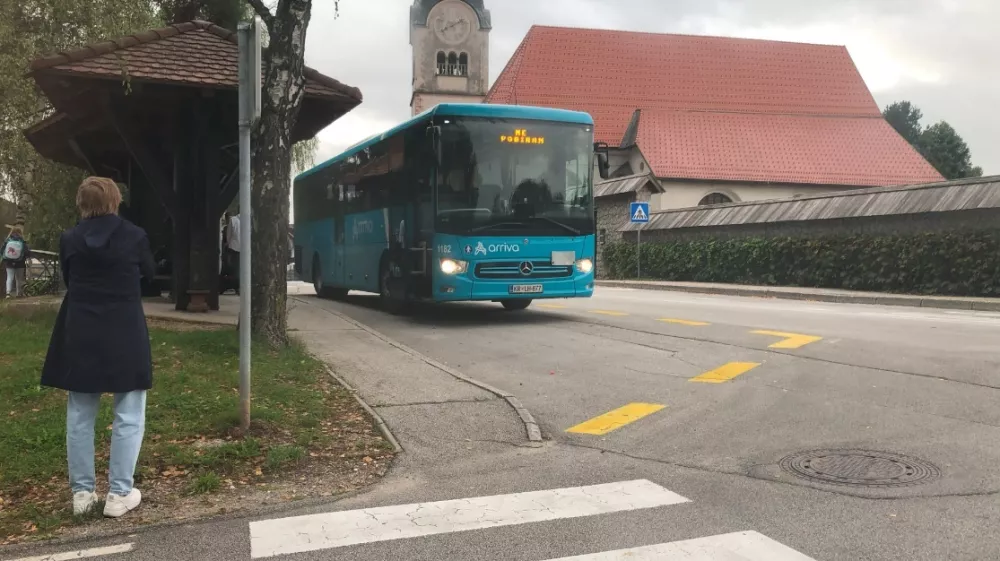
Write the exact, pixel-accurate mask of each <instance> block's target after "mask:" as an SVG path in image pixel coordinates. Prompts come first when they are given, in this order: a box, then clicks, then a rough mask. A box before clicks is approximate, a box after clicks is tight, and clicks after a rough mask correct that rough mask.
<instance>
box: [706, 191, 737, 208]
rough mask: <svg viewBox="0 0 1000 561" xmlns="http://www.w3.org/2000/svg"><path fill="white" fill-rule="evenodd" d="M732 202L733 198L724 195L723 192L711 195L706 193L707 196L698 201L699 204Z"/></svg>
mask: <svg viewBox="0 0 1000 561" xmlns="http://www.w3.org/2000/svg"><path fill="white" fill-rule="evenodd" d="M731 202H733V200H732V199H730V198H729V197H728V196H727V195H723V194H722V193H712V194H710V195H705V197H704V198H703V199H701V201H700V202H699V203H698V206H705V205H722V204H726V203H731Z"/></svg>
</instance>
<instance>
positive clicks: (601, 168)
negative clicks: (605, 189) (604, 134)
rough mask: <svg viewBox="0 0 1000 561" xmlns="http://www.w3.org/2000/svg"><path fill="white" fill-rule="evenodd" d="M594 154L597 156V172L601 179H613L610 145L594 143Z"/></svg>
mask: <svg viewBox="0 0 1000 561" xmlns="http://www.w3.org/2000/svg"><path fill="white" fill-rule="evenodd" d="M594 153H595V154H597V172H598V173H599V174H600V175H601V179H608V178H609V177H611V164H610V163H608V145H607V144H605V143H603V142H595V143H594Z"/></svg>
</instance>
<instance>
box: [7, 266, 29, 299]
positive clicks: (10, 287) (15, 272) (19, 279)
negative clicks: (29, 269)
mask: <svg viewBox="0 0 1000 561" xmlns="http://www.w3.org/2000/svg"><path fill="white" fill-rule="evenodd" d="M24 272H25V269H15V268H14V267H7V286H6V288H7V296H9V297H12V298H17V297H19V296H23V295H24V282H25V280H24Z"/></svg>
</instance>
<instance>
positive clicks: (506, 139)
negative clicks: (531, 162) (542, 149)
mask: <svg viewBox="0 0 1000 561" xmlns="http://www.w3.org/2000/svg"><path fill="white" fill-rule="evenodd" d="M500 142H501V143H507V144H545V137H544V136H530V135H529V134H528V130H527V129H517V130H515V131H514V134H513V135H501V136H500Z"/></svg>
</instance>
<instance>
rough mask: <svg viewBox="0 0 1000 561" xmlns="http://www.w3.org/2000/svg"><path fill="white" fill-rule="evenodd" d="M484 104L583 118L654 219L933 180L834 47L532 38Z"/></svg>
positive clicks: (615, 34) (581, 35) (690, 39)
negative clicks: (637, 182)
mask: <svg viewBox="0 0 1000 561" xmlns="http://www.w3.org/2000/svg"><path fill="white" fill-rule="evenodd" d="M485 102H486V103H501V104H517V105H539V106H546V107H557V108H562V109H573V110H577V111H585V112H587V113H590V114H591V115H592V116H593V117H594V121H595V135H596V137H597V140H598V141H601V142H605V143H607V144H608V145H609V147H610V156H611V164H612V173H613V175H614V176H616V177H624V176H630V175H634V174H645V173H649V174H651V175H652V176H653V177H655V178H656V180H657V181H658V183H659V185H660V187H662V189H663V192H662V193H661V194H658V195H655V196H654V197H653V199H652V201H651V207H652V209H653V210H654V211H656V210H669V209H676V208H688V207H693V206H698V205H713V204H725V203H731V202H747V201H759V200H766V199H775V198H787V197H801V196H811V195H816V194H820V193H828V192H837V191H845V190H849V189H857V188H864V187H889V186H895V185H908V184H915V183H926V182H931V181H940V180H941V179H942V177H941V175H940V174H939V173H938V172H937V171H936V170H935V169H934V168H933V166H931V165H930V164H929V163H928V162H927V161H926V160H925V159H924V158H923V157H922V156H921V155H920V154H919V153H918V152H917V151H916V150H914V149H913V147H912V146H910V145H909V143H907V142H906V141H905V140H904V139H903V138H902V137H900V136H899V134H897V133H896V131H895V130H894V129H893V128H892V127H891V126H890V125H889V124H888V123H887V122H886V121H885V119H883V118H882V114H881V111H880V110H879V107H878V106H877V104H876V103H875V99H874V98H873V97H872V95H871V92H870V91H869V90H868V87H867V86H866V85H865V83H864V80H863V79H862V78H861V75H860V73H859V72H858V70H857V68H856V67H855V65H854V62H853V60H852V59H851V56H850V54H849V53H848V52H847V49H846V48H844V47H842V46H834V45H812V44H805V43H789V42H781V41H763V40H754V39H738V38H731V37H704V36H691V35H671V34H654V33H634V32H628V31H611V30H599V29H570V28H561V27H545V26H534V27H532V28H531V30H530V31H529V32H528V34H527V35H526V36H525V38H524V40H523V41H522V42H521V45H520V46H519V47H518V49H517V50H516V51H515V53H514V55H513V56H512V57H511V60H510V61H509V62H508V64H507V66H506V67H505V69H504V70H503V72H501V74H500V77H499V78H498V79H497V81H496V83H495V84H493V86H492V87H491V89H490V91H489V93H488V94H487V96H486V99H485Z"/></svg>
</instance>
